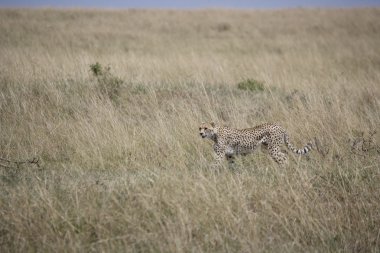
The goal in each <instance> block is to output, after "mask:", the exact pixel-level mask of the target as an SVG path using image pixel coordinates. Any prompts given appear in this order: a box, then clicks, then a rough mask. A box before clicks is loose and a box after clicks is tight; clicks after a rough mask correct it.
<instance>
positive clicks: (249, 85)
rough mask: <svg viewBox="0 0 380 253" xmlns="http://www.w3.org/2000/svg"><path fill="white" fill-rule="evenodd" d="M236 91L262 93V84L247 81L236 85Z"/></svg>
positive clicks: (252, 80)
mask: <svg viewBox="0 0 380 253" xmlns="http://www.w3.org/2000/svg"><path fill="white" fill-rule="evenodd" d="M237 86H238V89H240V90H248V91H253V92H258V91H264V89H265V88H264V82H260V81H257V80H254V79H247V80H244V81H241V82H239V83H238V85H237Z"/></svg>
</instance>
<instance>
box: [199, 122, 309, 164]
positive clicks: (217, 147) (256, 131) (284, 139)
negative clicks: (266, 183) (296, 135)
mask: <svg viewBox="0 0 380 253" xmlns="http://www.w3.org/2000/svg"><path fill="white" fill-rule="evenodd" d="M199 134H200V135H201V137H202V138H209V139H211V140H212V141H214V146H213V147H214V151H215V153H216V162H217V163H220V162H221V161H222V160H223V158H224V157H225V158H226V159H227V161H228V162H229V163H230V164H232V163H234V156H235V155H246V154H249V153H252V152H254V151H255V149H257V148H258V147H259V146H260V145H264V146H265V147H266V148H267V149H268V151H269V155H270V156H271V157H272V159H273V160H274V161H275V162H277V163H278V164H279V165H284V164H285V163H286V162H287V156H286V154H285V153H284V152H282V151H281V149H280V148H281V146H282V145H283V144H284V143H285V144H286V146H287V147H288V148H289V149H290V150H291V151H292V152H294V153H296V154H299V155H303V154H306V153H308V152H309V151H310V150H311V149H312V144H311V143H310V142H309V143H308V144H306V145H305V146H304V147H303V148H301V149H297V148H295V147H294V146H293V145H292V144H291V143H290V142H289V136H288V134H287V132H286V130H285V129H284V128H283V127H281V126H279V125H277V124H272V123H265V124H262V125H258V126H256V127H254V128H246V129H234V128H230V127H227V126H220V125H217V124H215V123H214V122H211V123H204V122H203V123H202V124H201V125H200V127H199Z"/></svg>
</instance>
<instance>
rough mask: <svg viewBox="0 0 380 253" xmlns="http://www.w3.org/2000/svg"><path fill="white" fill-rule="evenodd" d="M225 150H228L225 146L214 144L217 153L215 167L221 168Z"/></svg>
mask: <svg viewBox="0 0 380 253" xmlns="http://www.w3.org/2000/svg"><path fill="white" fill-rule="evenodd" d="M225 149H226V148H225V145H222V144H214V151H215V164H214V166H219V165H220V164H221V163H222V162H223V159H224V154H225Z"/></svg>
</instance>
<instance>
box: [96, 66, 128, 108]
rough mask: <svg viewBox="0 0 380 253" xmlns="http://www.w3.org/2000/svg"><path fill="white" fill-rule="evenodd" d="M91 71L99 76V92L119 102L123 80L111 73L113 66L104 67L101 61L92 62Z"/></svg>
mask: <svg viewBox="0 0 380 253" xmlns="http://www.w3.org/2000/svg"><path fill="white" fill-rule="evenodd" d="M90 71H91V72H92V74H93V75H94V76H95V77H96V78H97V81H98V89H99V92H100V93H101V94H102V95H103V94H104V95H106V96H107V97H108V98H109V99H111V100H112V101H113V102H116V103H117V100H118V98H119V97H120V92H121V86H122V84H123V80H122V79H120V78H118V77H116V76H114V75H112V74H111V67H109V66H107V67H105V68H103V66H102V65H101V64H100V63H99V62H96V63H95V64H91V65H90Z"/></svg>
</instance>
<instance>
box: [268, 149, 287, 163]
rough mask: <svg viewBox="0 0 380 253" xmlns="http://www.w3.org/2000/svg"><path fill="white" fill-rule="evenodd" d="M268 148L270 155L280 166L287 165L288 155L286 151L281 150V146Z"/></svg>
mask: <svg viewBox="0 0 380 253" xmlns="http://www.w3.org/2000/svg"><path fill="white" fill-rule="evenodd" d="M268 150H269V155H270V156H271V157H272V159H273V160H274V161H275V162H276V163H277V164H278V165H280V167H285V166H286V165H287V164H288V157H287V156H286V154H285V153H283V152H281V150H280V148H278V147H268Z"/></svg>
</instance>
